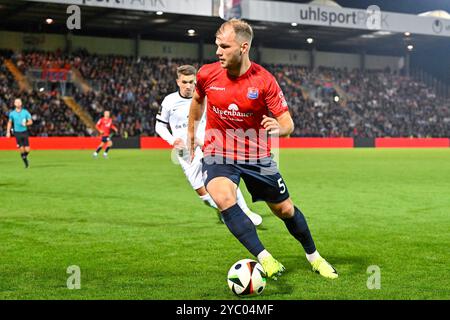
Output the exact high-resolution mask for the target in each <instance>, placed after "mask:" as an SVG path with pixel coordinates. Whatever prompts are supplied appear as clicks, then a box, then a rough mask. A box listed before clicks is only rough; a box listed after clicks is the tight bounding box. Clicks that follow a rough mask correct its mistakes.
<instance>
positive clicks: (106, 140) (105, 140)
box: [102, 136, 111, 143]
mask: <svg viewBox="0 0 450 320" xmlns="http://www.w3.org/2000/svg"><path fill="white" fill-rule="evenodd" d="M109 140H111V138H110V137H109V136H104V137H102V142H103V143H106V142H108V141H109Z"/></svg>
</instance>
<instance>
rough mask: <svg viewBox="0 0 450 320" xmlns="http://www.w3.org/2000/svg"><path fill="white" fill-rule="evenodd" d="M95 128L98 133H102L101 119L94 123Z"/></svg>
mask: <svg viewBox="0 0 450 320" xmlns="http://www.w3.org/2000/svg"><path fill="white" fill-rule="evenodd" d="M95 128H96V129H97V130H98V132H99V133H100V135H102V134H103V130H102V119H100V120H98V121H97V124H96V125H95Z"/></svg>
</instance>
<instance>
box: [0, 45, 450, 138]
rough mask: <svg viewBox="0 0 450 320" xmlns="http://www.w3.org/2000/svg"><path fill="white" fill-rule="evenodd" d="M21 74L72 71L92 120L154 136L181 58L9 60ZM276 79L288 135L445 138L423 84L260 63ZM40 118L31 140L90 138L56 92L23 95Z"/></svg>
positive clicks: (443, 104)
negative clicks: (83, 84)
mask: <svg viewBox="0 0 450 320" xmlns="http://www.w3.org/2000/svg"><path fill="white" fill-rule="evenodd" d="M12 58H13V60H14V61H15V63H16V64H17V65H18V67H19V68H20V70H22V72H25V71H26V70H27V69H28V68H39V67H40V68H50V67H56V68H64V69H70V68H75V69H77V70H78V71H79V72H80V73H81V75H82V76H83V78H84V79H85V80H86V81H87V82H88V83H89V84H90V86H91V88H92V90H89V91H83V90H82V89H81V88H78V89H76V90H75V92H74V93H73V96H74V98H75V100H76V101H77V103H78V104H80V105H81V106H83V107H84V109H85V110H86V111H88V112H89V113H90V114H91V116H92V118H93V119H94V120H97V119H99V118H100V117H101V114H102V112H103V110H105V109H109V110H111V112H112V115H113V119H114V121H115V123H116V124H117V126H118V127H119V132H120V135H121V136H123V137H128V136H139V135H143V136H154V135H155V132H154V124H155V117H156V114H157V112H158V109H159V106H160V103H161V101H162V99H163V98H164V96H165V95H167V94H168V93H171V92H173V91H175V90H176V84H175V81H174V79H175V74H176V72H175V70H176V67H177V66H179V65H180V64H186V63H189V64H194V65H195V66H198V64H197V63H195V61H192V60H186V59H183V60H181V59H172V60H171V59H168V58H148V57H142V58H139V59H137V60H136V59H134V58H132V57H126V56H118V55H95V54H89V53H88V52H86V51H83V50H80V51H77V52H75V53H72V54H68V55H66V54H63V53H62V52H54V53H48V52H38V51H33V52H24V53H21V54H15V55H12ZM264 66H265V67H266V68H267V69H268V70H269V71H270V72H272V74H274V76H275V77H276V79H277V81H278V82H279V84H280V86H281V88H282V90H283V92H284V94H285V97H286V98H287V101H288V104H289V106H290V110H291V113H292V115H293V119H294V122H295V131H294V133H293V134H292V136H304V137H340V136H346V137H400V136H401V137H449V136H450V112H449V110H450V101H449V100H445V99H443V98H441V97H439V96H437V95H436V94H435V93H434V92H433V90H432V89H431V88H429V87H427V86H426V85H425V84H423V83H421V82H418V81H416V80H414V79H413V78H410V77H406V76H403V75H401V74H400V73H398V72H391V71H390V70H388V69H387V70H378V71H361V70H357V69H355V70H347V69H332V68H318V69H317V70H314V71H310V70H308V69H307V68H305V67H298V66H287V65H264ZM13 82H14V81H13V78H12V77H11V75H10V74H9V73H8V72H7V70H6V69H5V67H4V65H3V63H2V64H1V67H0V92H1V94H0V108H1V110H2V118H1V119H0V124H2V128H3V129H2V128H0V133H2V131H1V130H4V127H5V124H4V121H5V113H6V111H7V110H8V108H10V106H11V105H12V103H11V101H10V99H11V97H12V96H14V94H15V92H16V91H15V90H16V89H13V88H14V85H13ZM22 97H24V99H25V101H24V105H25V106H26V107H27V108H28V109H29V110H30V112H31V113H32V114H33V115H34V116H35V117H37V118H38V120H39V121H37V123H38V124H37V125H36V126H35V128H34V133H35V134H36V135H49V136H50V135H89V133H88V131H87V130H86V128H85V126H84V125H83V124H82V123H81V122H80V121H79V120H78V118H77V117H76V116H75V115H74V114H73V113H72V111H71V110H70V109H69V108H67V107H65V106H64V103H63V102H62V101H61V99H60V97H59V94H58V92H44V93H36V92H33V93H31V94H25V95H24V94H22Z"/></svg>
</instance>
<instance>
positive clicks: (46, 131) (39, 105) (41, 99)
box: [0, 52, 88, 136]
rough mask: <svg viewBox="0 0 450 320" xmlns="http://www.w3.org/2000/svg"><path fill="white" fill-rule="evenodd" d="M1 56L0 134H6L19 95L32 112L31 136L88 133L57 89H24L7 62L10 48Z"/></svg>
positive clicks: (81, 134)
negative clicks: (29, 90) (20, 87)
mask: <svg viewBox="0 0 450 320" xmlns="http://www.w3.org/2000/svg"><path fill="white" fill-rule="evenodd" d="M2 53H3V55H2V56H0V136H5V134H6V124H7V122H8V114H9V112H10V111H11V110H12V109H13V108H14V107H13V105H14V99H15V98H17V97H19V98H21V99H22V103H23V105H24V107H25V108H26V109H28V111H29V112H30V113H31V115H32V119H33V125H32V126H31V127H30V128H29V129H30V133H31V135H32V136H85V135H88V132H87V131H86V127H85V125H84V124H83V123H82V122H81V120H80V119H79V118H78V116H76V115H75V114H74V113H73V111H72V110H71V109H70V108H68V107H67V106H65V104H64V102H63V101H62V99H61V96H60V93H59V92H58V91H57V90H53V91H47V92H39V91H36V90H33V91H31V92H21V91H20V90H19V87H18V85H17V84H16V82H15V80H14V77H13V75H12V74H11V73H10V72H9V70H8V69H7V68H6V66H5V64H4V59H5V57H8V53H7V52H2Z"/></svg>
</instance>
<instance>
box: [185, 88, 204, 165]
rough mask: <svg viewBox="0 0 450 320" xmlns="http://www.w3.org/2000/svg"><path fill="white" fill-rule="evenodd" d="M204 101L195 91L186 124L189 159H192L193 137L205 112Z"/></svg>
mask: <svg viewBox="0 0 450 320" xmlns="http://www.w3.org/2000/svg"><path fill="white" fill-rule="evenodd" d="M204 100H205V97H204V96H201V95H200V94H198V92H197V91H195V92H194V96H193V97H192V102H191V107H190V109H189V123H188V148H189V152H190V154H191V158H193V157H194V150H195V135H196V132H197V127H198V125H199V123H200V120H201V119H202V115H203V113H204V111H205V105H204Z"/></svg>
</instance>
